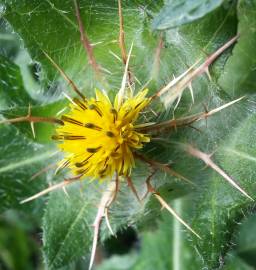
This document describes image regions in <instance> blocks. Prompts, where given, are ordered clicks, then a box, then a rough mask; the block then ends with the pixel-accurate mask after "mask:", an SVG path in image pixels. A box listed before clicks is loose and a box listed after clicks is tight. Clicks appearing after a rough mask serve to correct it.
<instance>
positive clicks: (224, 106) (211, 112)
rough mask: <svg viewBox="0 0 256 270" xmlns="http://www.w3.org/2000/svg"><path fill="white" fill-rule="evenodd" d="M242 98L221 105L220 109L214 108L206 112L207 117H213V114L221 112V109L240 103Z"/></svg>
mask: <svg viewBox="0 0 256 270" xmlns="http://www.w3.org/2000/svg"><path fill="white" fill-rule="evenodd" d="M244 98H245V96H242V97H240V98H237V99H235V100H232V101H230V102H228V103H226V104H224V105H222V106H220V107H217V108H215V109H213V110H211V111H209V112H207V116H210V115H213V114H215V113H217V112H219V111H221V110H223V109H225V108H227V107H229V106H231V105H233V104H234V103H237V102H238V101H240V100H242V99H244Z"/></svg>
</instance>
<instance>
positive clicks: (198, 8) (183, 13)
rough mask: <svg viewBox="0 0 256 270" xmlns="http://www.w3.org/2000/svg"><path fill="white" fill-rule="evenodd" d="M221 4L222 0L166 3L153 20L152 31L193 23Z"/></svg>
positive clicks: (184, 0)
mask: <svg viewBox="0 0 256 270" xmlns="http://www.w3.org/2000/svg"><path fill="white" fill-rule="evenodd" d="M222 3H223V0H210V1H209V0H196V1H195V0H189V1H187V0H182V1H180V0H173V1H167V3H166V4H165V5H164V7H163V8H162V9H161V10H160V12H159V14H157V15H156V16H155V18H154V20H153V29H157V30H166V29H168V28H173V27H177V26H180V25H182V24H186V23H190V22H193V21H194V20H197V19H199V18H201V17H203V16H205V15H206V14H208V13H209V12H211V11H213V10H214V9H216V8H217V7H219V6H220V5H221V4H222Z"/></svg>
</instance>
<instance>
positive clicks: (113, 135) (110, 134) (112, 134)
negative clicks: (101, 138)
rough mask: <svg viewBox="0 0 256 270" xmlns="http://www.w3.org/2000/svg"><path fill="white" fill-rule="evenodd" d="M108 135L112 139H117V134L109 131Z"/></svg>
mask: <svg viewBox="0 0 256 270" xmlns="http://www.w3.org/2000/svg"><path fill="white" fill-rule="evenodd" d="M106 135H107V136H108V137H111V138H113V137H115V134H114V133H113V132H112V131H107V132H106Z"/></svg>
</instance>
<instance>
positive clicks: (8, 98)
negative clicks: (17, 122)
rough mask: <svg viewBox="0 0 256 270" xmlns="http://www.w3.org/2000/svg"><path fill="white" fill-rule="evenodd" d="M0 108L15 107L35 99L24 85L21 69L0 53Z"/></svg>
mask: <svg viewBox="0 0 256 270" xmlns="http://www.w3.org/2000/svg"><path fill="white" fill-rule="evenodd" d="M0 78H1V80H0V99H1V101H0V109H1V110H2V109H4V108H10V107H11V108H13V107H15V106H23V105H24V103H25V104H29V103H32V104H33V100H32V99H31V97H30V96H29V94H28V93H27V92H26V91H25V89H24V87H23V81H22V77H21V74H20V69H19V67H18V66H17V65H15V64H14V63H12V62H11V61H10V60H8V59H6V58H5V57H3V56H1V55H0Z"/></svg>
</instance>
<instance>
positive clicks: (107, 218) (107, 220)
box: [105, 208, 115, 236]
mask: <svg viewBox="0 0 256 270" xmlns="http://www.w3.org/2000/svg"><path fill="white" fill-rule="evenodd" d="M105 219H106V224H107V227H108V229H109V231H110V234H111V235H113V236H114V235H115V234H114V232H113V230H112V227H111V225H110V222H109V217H108V208H105Z"/></svg>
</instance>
